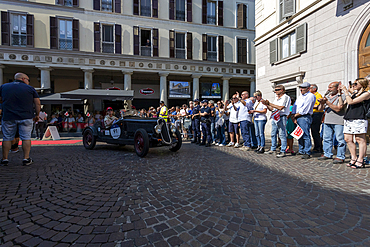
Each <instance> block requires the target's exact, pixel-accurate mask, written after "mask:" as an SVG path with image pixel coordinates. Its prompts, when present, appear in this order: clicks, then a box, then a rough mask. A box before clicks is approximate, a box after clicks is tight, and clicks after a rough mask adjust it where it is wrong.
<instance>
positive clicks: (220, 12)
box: [218, 1, 224, 26]
mask: <svg viewBox="0 0 370 247" xmlns="http://www.w3.org/2000/svg"><path fill="white" fill-rule="evenodd" d="M218 25H219V26H223V25H224V2H223V1H218Z"/></svg>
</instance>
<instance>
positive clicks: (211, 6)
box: [202, 0, 224, 26]
mask: <svg viewBox="0 0 370 247" xmlns="http://www.w3.org/2000/svg"><path fill="white" fill-rule="evenodd" d="M202 1H203V2H202V23H203V24H212V25H219V26H223V24H224V17H223V16H224V10H223V6H224V4H223V1H210V0H202Z"/></svg>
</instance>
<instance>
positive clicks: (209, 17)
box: [207, 15, 216, 25]
mask: <svg viewBox="0 0 370 247" xmlns="http://www.w3.org/2000/svg"><path fill="white" fill-rule="evenodd" d="M207 24H214V25H216V16H214V15H207Z"/></svg>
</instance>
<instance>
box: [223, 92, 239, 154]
mask: <svg viewBox="0 0 370 247" xmlns="http://www.w3.org/2000/svg"><path fill="white" fill-rule="evenodd" d="M238 102H239V98H238V97H237V96H236V94H235V95H234V96H233V97H232V99H231V103H230V104H229V105H228V106H227V112H226V115H228V116H229V117H230V118H229V133H230V142H229V144H227V147H231V146H234V147H235V148H238V147H239V139H240V134H239V120H238V114H239V109H240V105H239V104H238ZM234 136H235V137H236V142H234Z"/></svg>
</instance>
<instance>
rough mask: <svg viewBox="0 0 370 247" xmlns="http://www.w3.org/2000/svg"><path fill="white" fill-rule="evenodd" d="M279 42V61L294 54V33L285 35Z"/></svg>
mask: <svg viewBox="0 0 370 247" xmlns="http://www.w3.org/2000/svg"><path fill="white" fill-rule="evenodd" d="M280 42H281V44H280V45H281V48H282V49H281V59H284V58H287V57H289V56H291V55H294V54H296V47H295V45H296V35H295V31H294V32H291V33H290V34H288V35H285V36H284V37H282V38H281V39H280Z"/></svg>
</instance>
